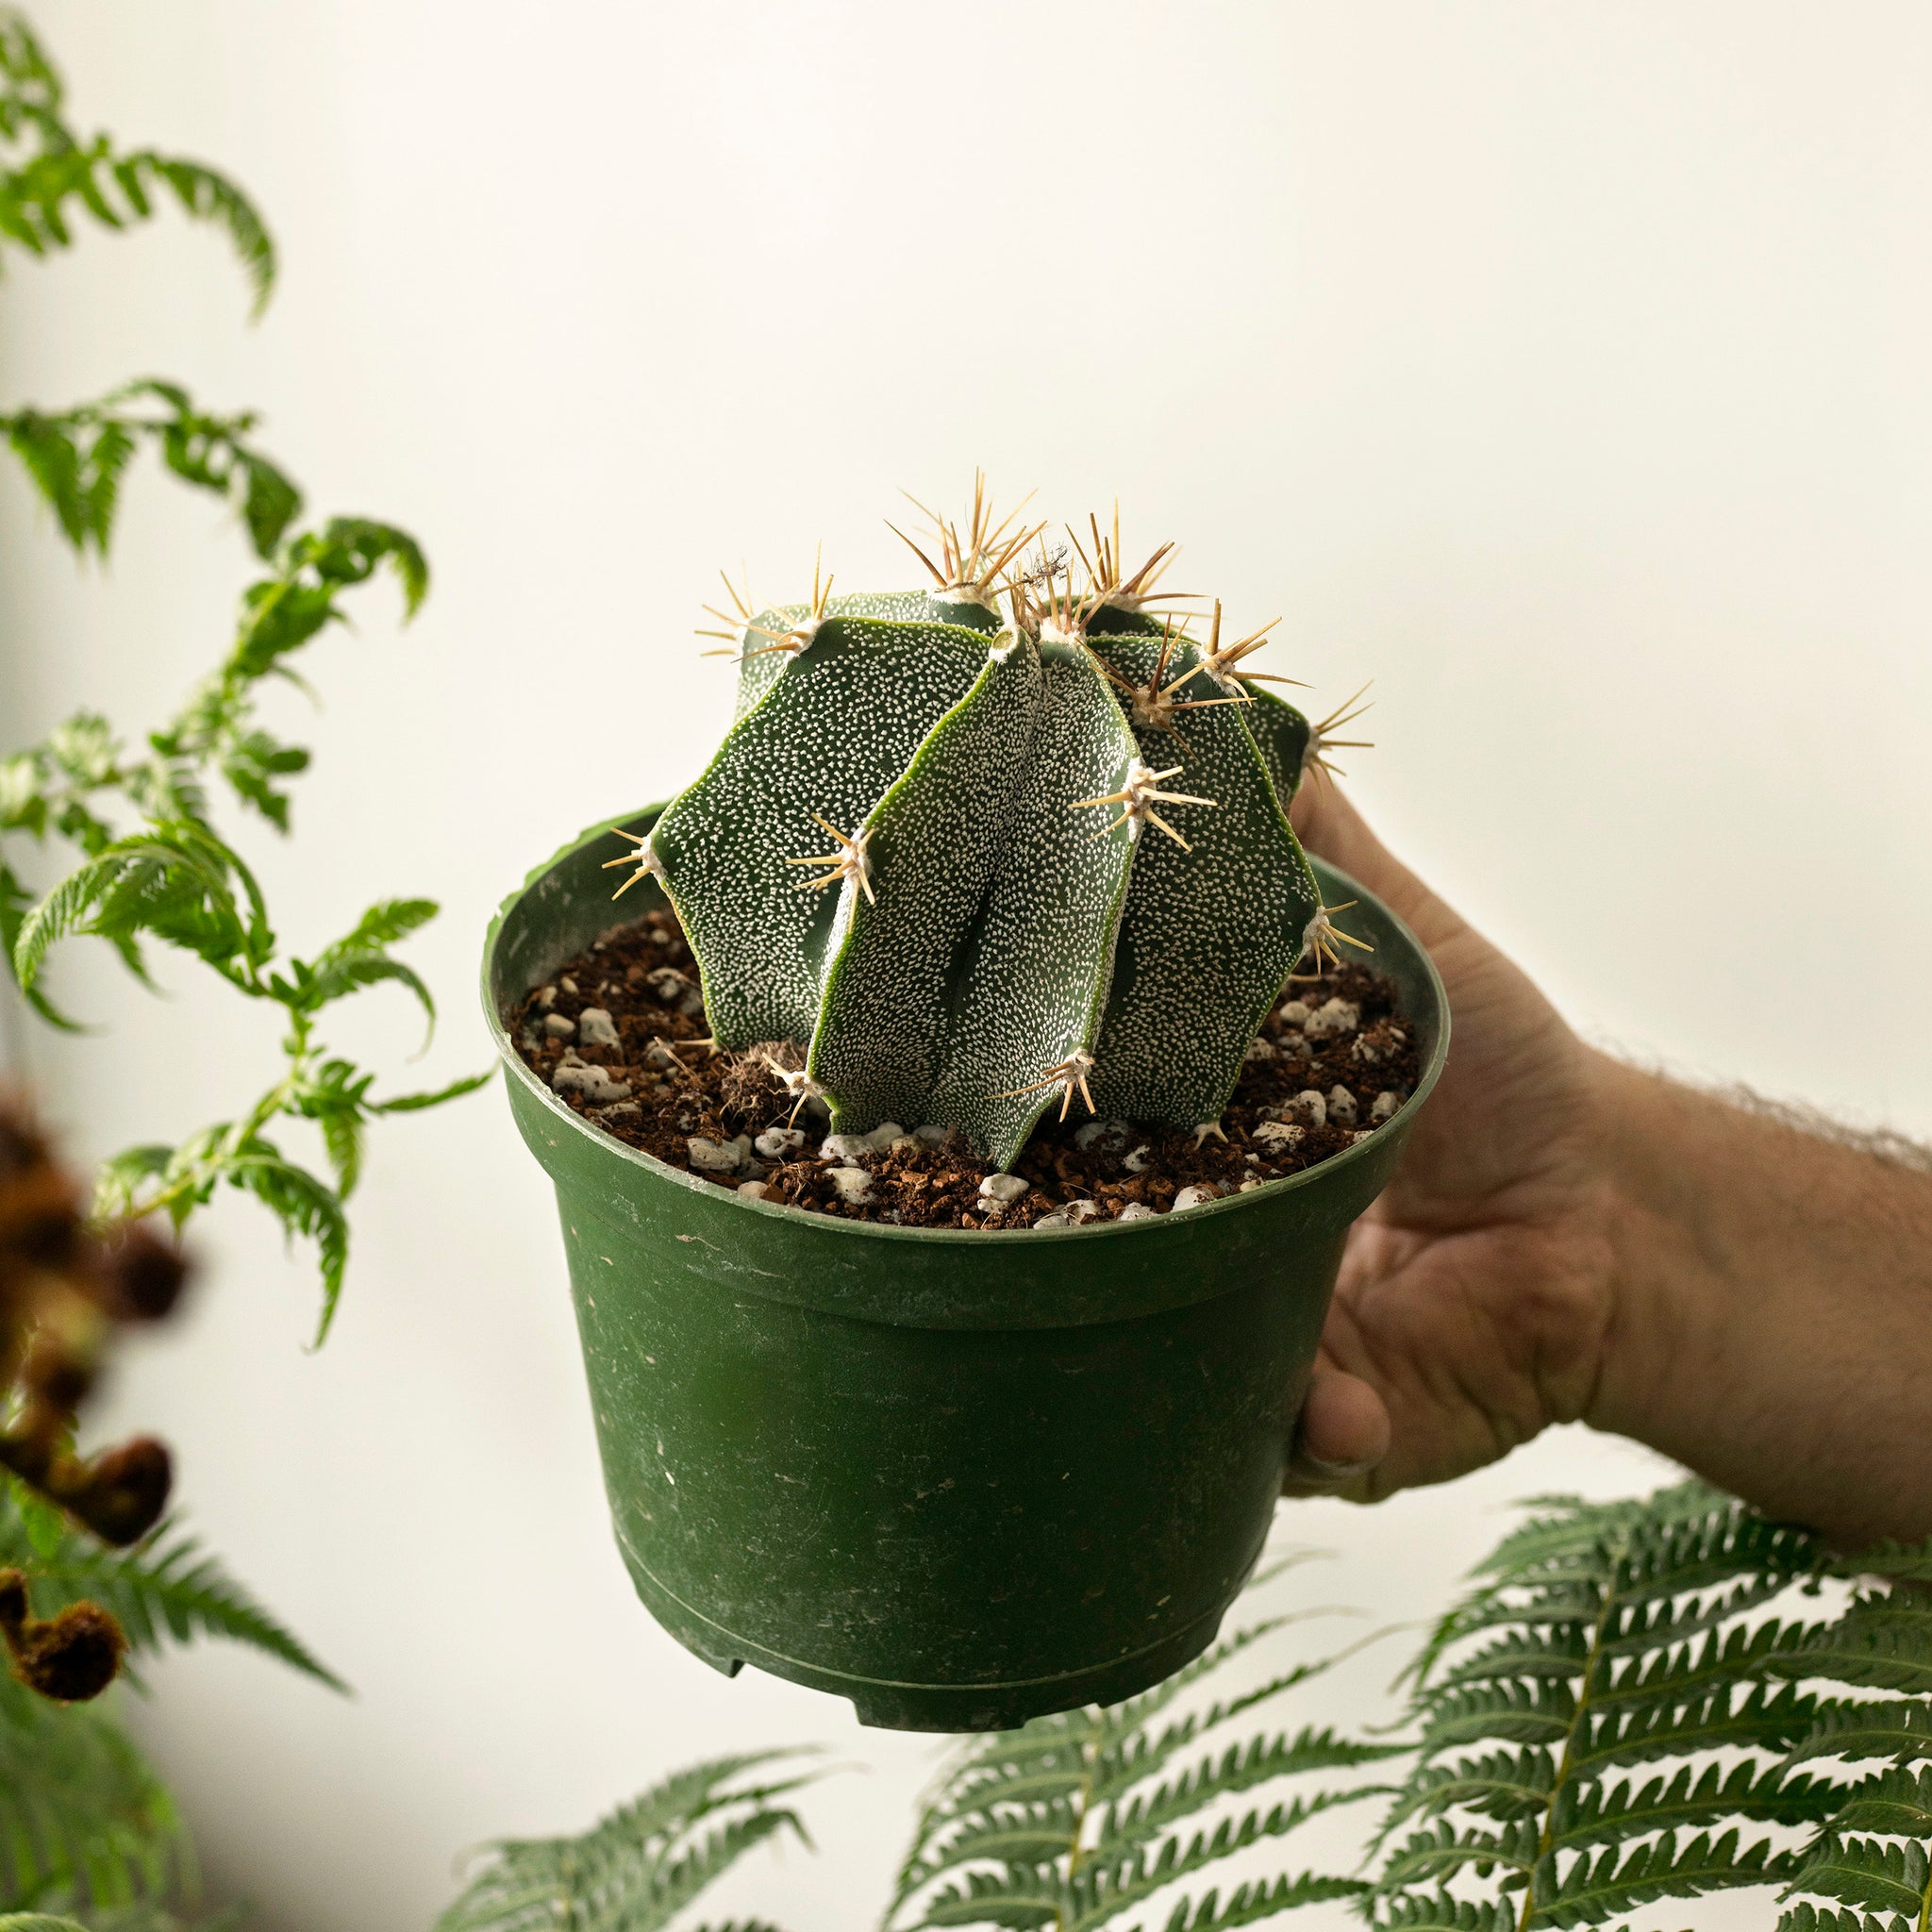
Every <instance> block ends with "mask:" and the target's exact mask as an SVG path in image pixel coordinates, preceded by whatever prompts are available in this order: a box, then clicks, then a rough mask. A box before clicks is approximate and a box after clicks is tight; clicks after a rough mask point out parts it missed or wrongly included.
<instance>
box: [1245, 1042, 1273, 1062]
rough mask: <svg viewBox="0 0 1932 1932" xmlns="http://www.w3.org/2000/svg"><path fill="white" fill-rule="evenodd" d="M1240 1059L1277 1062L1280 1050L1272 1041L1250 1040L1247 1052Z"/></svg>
mask: <svg viewBox="0 0 1932 1932" xmlns="http://www.w3.org/2000/svg"><path fill="white" fill-rule="evenodd" d="M1241 1058H1243V1059H1248V1060H1278V1059H1279V1058H1281V1050H1280V1048H1279V1047H1277V1046H1276V1045H1275V1044H1274V1041H1272V1040H1251V1041H1248V1050H1247V1052H1246V1053H1244V1054H1243V1055H1242V1056H1241Z"/></svg>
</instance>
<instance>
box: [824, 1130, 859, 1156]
mask: <svg viewBox="0 0 1932 1932" xmlns="http://www.w3.org/2000/svg"><path fill="white" fill-rule="evenodd" d="M871 1152H872V1143H871V1142H870V1141H868V1140H867V1139H866V1137H865V1136H864V1135H863V1134H827V1135H826V1136H825V1138H824V1140H823V1141H820V1142H819V1158H820V1159H821V1160H857V1159H858V1157H859V1156H860V1155H861V1154H870V1153H871Z"/></svg>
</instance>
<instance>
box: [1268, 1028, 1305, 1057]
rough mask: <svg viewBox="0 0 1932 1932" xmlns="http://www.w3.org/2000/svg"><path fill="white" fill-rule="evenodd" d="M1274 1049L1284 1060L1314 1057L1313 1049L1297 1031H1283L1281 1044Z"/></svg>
mask: <svg viewBox="0 0 1932 1932" xmlns="http://www.w3.org/2000/svg"><path fill="white" fill-rule="evenodd" d="M1274 1050H1275V1052H1276V1053H1278V1054H1279V1055H1280V1056H1281V1058H1283V1059H1285V1060H1307V1059H1313V1058H1314V1057H1315V1049H1314V1048H1313V1047H1312V1046H1310V1045H1309V1044H1308V1042H1307V1041H1306V1040H1304V1039H1303V1038H1302V1036H1301V1035H1300V1034H1299V1033H1284V1034H1283V1035H1282V1037H1281V1044H1280V1045H1279V1046H1277V1047H1276V1048H1275V1049H1274Z"/></svg>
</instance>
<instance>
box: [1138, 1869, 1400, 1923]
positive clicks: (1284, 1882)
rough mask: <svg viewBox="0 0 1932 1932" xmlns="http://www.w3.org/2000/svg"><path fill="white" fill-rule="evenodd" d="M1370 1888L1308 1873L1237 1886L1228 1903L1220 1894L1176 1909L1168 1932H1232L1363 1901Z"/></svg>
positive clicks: (1354, 1882)
mask: <svg viewBox="0 0 1932 1932" xmlns="http://www.w3.org/2000/svg"><path fill="white" fill-rule="evenodd" d="M1367 1890H1368V1887H1367V1886H1366V1885H1363V1884H1361V1883H1359V1882H1358V1881H1357V1880H1355V1879H1352V1878H1327V1877H1324V1876H1323V1875H1322V1874H1319V1873H1314V1872H1305V1873H1303V1874H1301V1875H1300V1876H1299V1877H1297V1878H1287V1877H1282V1878H1259V1879H1256V1880H1254V1881H1253V1882H1252V1883H1250V1884H1247V1885H1241V1886H1237V1887H1236V1888H1235V1889H1234V1890H1233V1891H1231V1892H1229V1893H1228V1895H1227V1897H1226V1898H1225V1899H1223V1898H1222V1896H1221V1894H1220V1893H1219V1892H1218V1891H1210V1892H1208V1893H1207V1894H1206V1895H1205V1896H1203V1897H1202V1898H1200V1899H1198V1900H1190V1901H1184V1902H1183V1903H1182V1904H1180V1905H1177V1906H1176V1907H1174V1913H1173V1915H1172V1916H1171V1917H1170V1918H1169V1920H1168V1922H1167V1924H1166V1927H1165V1928H1164V1932H1232V1928H1233V1927H1234V1926H1237V1925H1257V1924H1260V1922H1261V1921H1262V1920H1263V1919H1274V1918H1279V1917H1280V1916H1281V1914H1282V1913H1283V1912H1293V1911H1299V1910H1300V1909H1301V1908H1302V1907H1304V1906H1319V1905H1326V1904H1328V1903H1329V1902H1330V1901H1332V1900H1334V1899H1342V1898H1360V1897H1362V1896H1363V1894H1364V1893H1366V1892H1367Z"/></svg>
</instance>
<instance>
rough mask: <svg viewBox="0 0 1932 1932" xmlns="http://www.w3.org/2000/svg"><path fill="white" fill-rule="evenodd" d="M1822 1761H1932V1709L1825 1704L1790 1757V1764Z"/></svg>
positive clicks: (1889, 1703)
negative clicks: (1829, 1758) (1843, 1758)
mask: <svg viewBox="0 0 1932 1932" xmlns="http://www.w3.org/2000/svg"><path fill="white" fill-rule="evenodd" d="M1820 1757H1846V1758H1859V1757H1890V1758H1894V1759H1896V1760H1897V1761H1898V1762H1899V1763H1901V1764H1922V1763H1925V1762H1928V1761H1932V1707H1927V1706H1925V1705H1924V1704H1906V1703H1900V1702H1895V1701H1890V1700H1888V1701H1887V1702H1885V1703H1882V1704H1848V1703H1824V1704H1821V1705H1819V1706H1818V1707H1817V1709H1816V1710H1815V1711H1814V1712H1813V1714H1812V1720H1811V1724H1810V1727H1809V1728H1808V1729H1807V1731H1806V1732H1805V1734H1804V1736H1802V1737H1801V1738H1799V1739H1798V1740H1796V1741H1795V1742H1794V1743H1793V1744H1792V1745H1791V1747H1790V1750H1789V1751H1788V1752H1787V1753H1786V1754H1785V1762H1786V1763H1787V1764H1804V1763H1807V1762H1808V1761H1811V1760H1815V1759H1817V1758H1820Z"/></svg>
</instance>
